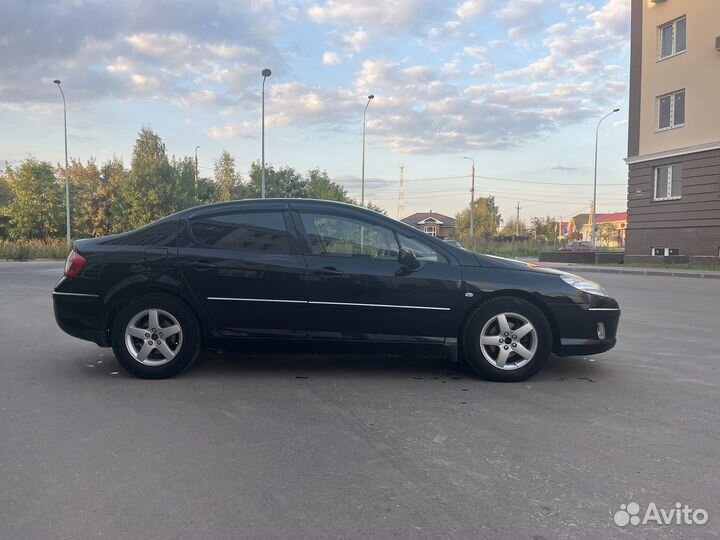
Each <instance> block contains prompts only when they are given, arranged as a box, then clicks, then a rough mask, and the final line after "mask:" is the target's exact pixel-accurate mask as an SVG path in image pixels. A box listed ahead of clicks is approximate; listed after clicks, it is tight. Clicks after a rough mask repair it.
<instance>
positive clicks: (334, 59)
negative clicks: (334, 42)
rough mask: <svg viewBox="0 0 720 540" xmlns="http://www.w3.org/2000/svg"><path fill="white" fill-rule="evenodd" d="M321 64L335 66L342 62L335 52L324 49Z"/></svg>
mask: <svg viewBox="0 0 720 540" xmlns="http://www.w3.org/2000/svg"><path fill="white" fill-rule="evenodd" d="M322 61H323V64H325V65H326V66H335V65H337V64H340V63H342V60H341V59H340V55H339V54H338V53H336V52H332V51H325V52H324V53H323V59H322Z"/></svg>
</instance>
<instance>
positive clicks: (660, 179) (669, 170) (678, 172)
mask: <svg viewBox="0 0 720 540" xmlns="http://www.w3.org/2000/svg"><path fill="white" fill-rule="evenodd" d="M680 197H682V166H681V165H663V166H661V167H655V195H654V197H653V199H655V200H656V201H669V200H672V199H679V198H680Z"/></svg>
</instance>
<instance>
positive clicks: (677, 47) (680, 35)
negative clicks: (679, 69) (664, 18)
mask: <svg viewBox="0 0 720 540" xmlns="http://www.w3.org/2000/svg"><path fill="white" fill-rule="evenodd" d="M686 50H687V19H686V18H685V17H683V18H681V19H677V20H676V21H673V22H671V23H668V24H666V25H664V26H661V27H660V28H659V29H658V52H659V53H660V54H659V56H660V60H662V59H664V58H669V57H671V56H675V55H676V54H680V53H682V52H685V51H686Z"/></svg>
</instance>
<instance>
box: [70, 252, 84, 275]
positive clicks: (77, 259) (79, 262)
mask: <svg viewBox="0 0 720 540" xmlns="http://www.w3.org/2000/svg"><path fill="white" fill-rule="evenodd" d="M85 264H87V260H86V259H85V257H83V256H82V255H80V254H79V253H78V252H77V251H75V250H73V251H71V252H70V255H69V256H68V258H67V261H65V277H66V278H74V277H78V276H79V275H80V271H81V270H82V269H83V267H84V266H85Z"/></svg>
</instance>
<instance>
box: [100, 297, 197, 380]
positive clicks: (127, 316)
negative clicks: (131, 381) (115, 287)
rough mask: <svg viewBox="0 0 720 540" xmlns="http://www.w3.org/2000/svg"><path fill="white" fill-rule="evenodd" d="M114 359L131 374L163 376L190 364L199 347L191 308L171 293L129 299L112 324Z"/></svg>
mask: <svg viewBox="0 0 720 540" xmlns="http://www.w3.org/2000/svg"><path fill="white" fill-rule="evenodd" d="M112 345H113V351H114V352H115V357H116V358H117V360H118V362H120V364H121V365H122V366H123V367H124V368H125V369H127V370H128V371H129V372H130V373H132V374H133V375H136V376H138V377H142V378H144V379H164V378H167V377H172V376H173V375H177V374H178V373H180V372H181V371H182V370H184V369H186V368H187V367H188V366H190V365H191V364H192V363H193V362H194V361H195V358H196V357H197V355H198V352H199V350H200V328H199V325H198V322H197V319H196V318H195V315H194V314H193V313H192V311H191V310H190V309H189V308H188V307H187V306H186V305H185V304H184V303H183V302H181V301H179V300H176V299H175V298H173V297H171V296H165V295H161V294H149V295H145V296H141V297H138V298H135V299H133V300H131V301H130V302H129V303H128V304H127V305H126V306H124V307H123V308H122V309H120V311H119V312H118V314H117V316H116V317H115V320H114V322H113V327H112Z"/></svg>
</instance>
